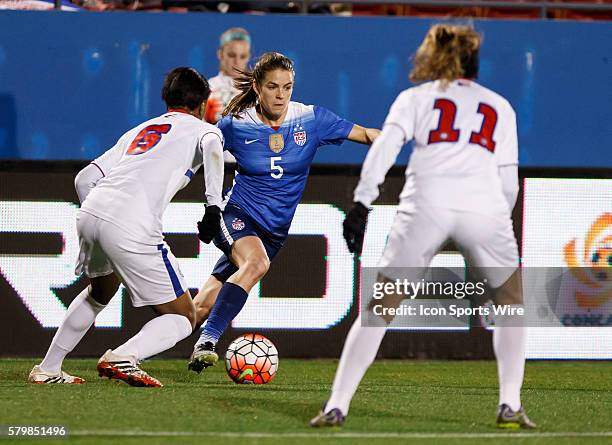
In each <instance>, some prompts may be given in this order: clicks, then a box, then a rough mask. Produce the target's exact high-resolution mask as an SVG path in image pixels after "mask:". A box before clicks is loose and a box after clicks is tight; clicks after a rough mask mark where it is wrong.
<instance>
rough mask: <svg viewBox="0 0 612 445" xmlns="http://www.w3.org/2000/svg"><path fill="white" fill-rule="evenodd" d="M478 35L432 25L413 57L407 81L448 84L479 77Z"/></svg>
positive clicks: (460, 28)
mask: <svg viewBox="0 0 612 445" xmlns="http://www.w3.org/2000/svg"><path fill="white" fill-rule="evenodd" d="M481 40H482V38H481V36H480V34H478V33H477V32H476V31H475V30H474V29H472V28H471V27H469V26H460V25H434V26H432V27H431V28H430V29H429V31H428V32H427V35H426V36H425V39H424V40H423V42H422V43H421V45H420V46H419V49H418V50H417V52H416V55H415V56H414V58H413V64H414V68H413V69H412V71H411V73H410V80H411V81H413V82H422V81H429V80H441V81H442V84H443V85H444V86H445V85H447V84H448V82H450V81H452V80H455V79H459V78H461V77H465V78H468V79H472V78H475V77H476V76H477V75H478V53H479V49H480V43H481Z"/></svg>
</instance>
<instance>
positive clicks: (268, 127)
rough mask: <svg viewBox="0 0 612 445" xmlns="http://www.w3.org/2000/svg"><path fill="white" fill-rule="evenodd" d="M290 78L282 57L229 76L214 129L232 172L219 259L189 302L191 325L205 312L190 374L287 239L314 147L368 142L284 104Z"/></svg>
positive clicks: (317, 111)
mask: <svg viewBox="0 0 612 445" xmlns="http://www.w3.org/2000/svg"><path fill="white" fill-rule="evenodd" d="M294 76H295V73H294V71H293V62H292V61H291V60H290V59H288V58H287V57H285V56H284V55H282V54H279V53H266V54H264V55H262V56H261V57H260V58H259V59H258V61H257V63H256V64H255V68H254V69H253V71H245V72H242V74H241V75H240V77H238V78H237V79H236V81H237V85H238V86H239V89H240V91H241V92H240V94H239V95H238V96H236V97H235V98H234V99H233V100H232V101H231V102H230V104H229V105H228V107H227V108H226V109H225V111H224V114H225V117H224V118H223V119H221V121H219V123H218V124H217V125H218V127H219V129H220V130H221V131H222V132H223V135H224V138H225V141H226V144H225V149H226V150H228V151H229V152H230V153H231V154H232V155H233V156H234V157H235V158H236V161H237V167H236V171H237V174H236V179H235V182H234V186H233V188H232V190H231V191H230V192H229V195H228V198H226V201H225V208H224V211H223V217H222V219H221V228H222V231H221V233H220V234H219V236H217V237H216V238H215V239H214V242H215V244H216V245H217V247H219V249H221V250H222V251H223V252H224V255H223V256H222V257H221V258H220V259H219V261H218V262H217V264H216V265H215V268H214V270H213V271H212V274H211V276H210V277H209V279H208V281H207V282H206V283H205V284H204V286H203V287H202V288H201V289H200V292H199V293H198V295H197V296H196V298H195V303H196V307H197V311H198V314H197V318H198V322H202V321H204V319H206V317H207V316H208V314H209V312H210V317H209V318H208V321H207V323H206V325H205V327H204V328H203V330H202V335H201V336H200V339H199V340H198V342H197V343H196V345H195V348H194V352H193V354H192V356H191V359H190V363H189V369H192V370H194V371H196V372H201V371H202V369H204V368H205V367H207V366H211V365H213V364H215V363H216V362H217V359H218V357H217V353H216V352H215V345H216V343H217V341H218V340H219V338H220V337H221V334H222V333H223V331H225V329H226V328H227V326H228V324H229V323H230V322H231V321H232V320H233V319H234V317H236V315H238V313H239V312H240V310H241V309H242V307H243V306H244V304H245V302H246V300H247V297H248V294H249V291H250V290H251V288H252V287H253V286H254V285H255V284H256V283H257V282H259V280H261V279H262V278H263V276H264V275H265V274H266V273H267V271H268V268H269V267H270V260H272V259H273V258H274V256H275V255H276V254H277V252H278V251H279V249H280V248H281V247H282V245H283V243H284V241H285V239H286V238H287V235H288V232H289V227H290V226H291V221H292V220H293V215H294V214H295V210H296V208H297V205H298V203H299V201H300V198H301V197H302V193H303V192H304V187H305V186H306V180H307V179H308V172H309V170H310V165H311V164H312V160H313V158H314V156H315V154H316V152H317V149H318V148H319V147H321V146H323V145H329V144H333V145H340V144H342V143H343V142H344V141H345V140H347V139H348V140H351V141H354V142H358V143H362V144H371V143H372V141H373V140H374V139H375V138H376V137H377V136H378V134H379V130H377V129H373V128H364V127H361V126H359V125H355V124H353V123H352V122H349V121H347V120H345V119H342V118H340V117H338V116H336V115H335V114H334V113H332V112H331V111H329V110H327V109H325V108H323V107H319V106H314V105H304V104H301V103H298V102H292V101H291V95H292V93H293V85H294V80H295V79H294ZM215 301H216V302H215ZM213 304H214V307H213ZM211 307H212V311H211Z"/></svg>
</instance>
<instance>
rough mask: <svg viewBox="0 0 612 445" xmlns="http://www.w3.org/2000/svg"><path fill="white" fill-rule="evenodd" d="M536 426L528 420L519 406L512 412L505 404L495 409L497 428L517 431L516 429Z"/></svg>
mask: <svg viewBox="0 0 612 445" xmlns="http://www.w3.org/2000/svg"><path fill="white" fill-rule="evenodd" d="M536 427H537V425H536V424H535V423H533V422H532V421H531V420H529V417H527V414H525V410H524V409H523V407H522V406H521V409H519V410H518V411H513V410H512V408H510V407H509V406H508V405H506V404H505V403H503V404H501V405H500V406H499V408H497V428H506V429H518V428H527V429H531V428H536Z"/></svg>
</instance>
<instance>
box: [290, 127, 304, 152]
mask: <svg viewBox="0 0 612 445" xmlns="http://www.w3.org/2000/svg"><path fill="white" fill-rule="evenodd" d="M293 130H294V131H293V140H294V141H295V143H296V144H297V145H299V146H300V147H303V146H304V144H305V143H306V132H305V131H304V127H302V126H301V125H299V126H296V127H295V128H294V129H293Z"/></svg>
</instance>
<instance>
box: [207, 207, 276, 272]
mask: <svg viewBox="0 0 612 445" xmlns="http://www.w3.org/2000/svg"><path fill="white" fill-rule="evenodd" d="M245 236H256V237H258V238H259V239H260V240H261V242H262V243H263V245H264V248H265V249H266V253H267V254H268V258H269V259H270V261H271V260H272V258H274V257H275V256H276V254H277V253H278V251H279V250H280V248H281V247H283V243H284V242H285V239H286V238H287V237H286V236H282V237H281V236H274V235H271V234H270V233H269V232H268V231H266V230H264V229H262V228H261V227H260V226H259V225H258V224H257V223H256V222H255V221H254V220H253V219H252V218H251V217H250V216H249V215H248V214H247V213H246V212H245V211H244V210H242V209H241V208H240V207H238V206H237V205H234V204H229V203H228V204H227V205H226V206H225V210H223V213H222V219H221V233H219V235H217V236H216V237H215V238H214V239H213V243H215V246H217V247H218V248H219V249H221V251H222V252H223V254H224V255H223V256H221V258H219V261H217V264H215V267H214V268H213V271H212V272H211V275H212V276H214V277H215V278H217V279H218V280H219V281H221V282H225V281H226V280H227V279H228V278H229V277H230V276H231V275H232V274H234V272H236V271H237V270H238V267H237V266H236V265H235V264H234V263H232V262H231V260H230V257H231V253H232V245H233V244H234V243H235V242H236V241H237V240H239V239H240V238H244V237H245Z"/></svg>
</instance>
